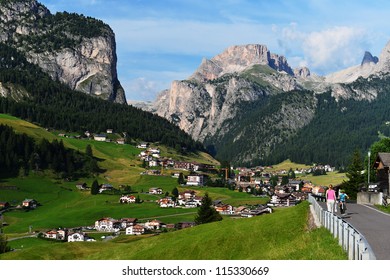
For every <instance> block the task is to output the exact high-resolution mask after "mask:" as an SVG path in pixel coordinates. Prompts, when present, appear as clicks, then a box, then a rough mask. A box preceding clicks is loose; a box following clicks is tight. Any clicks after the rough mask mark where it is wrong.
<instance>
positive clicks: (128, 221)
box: [120, 218, 138, 229]
mask: <svg viewBox="0 0 390 280" xmlns="http://www.w3.org/2000/svg"><path fill="white" fill-rule="evenodd" d="M137 221H138V219H137V218H122V219H120V223H121V228H123V229H126V228H128V227H130V226H134V225H136V223H137Z"/></svg>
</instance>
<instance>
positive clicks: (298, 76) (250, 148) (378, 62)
mask: <svg viewBox="0 0 390 280" xmlns="http://www.w3.org/2000/svg"><path fill="white" fill-rule="evenodd" d="M389 49H390V46H389V44H387V45H386V46H385V48H384V49H383V51H382V53H381V55H380V56H379V59H377V58H376V57H374V56H372V55H371V54H369V53H365V54H364V57H363V59H362V63H361V65H357V66H354V67H351V68H348V69H346V70H343V71H340V72H337V73H333V74H331V75H327V76H324V77H321V76H317V75H316V74H312V73H311V72H310V70H309V69H308V68H300V69H292V68H291V67H290V66H289V65H288V62H287V60H286V59H285V57H283V56H278V55H275V54H271V52H270V51H269V50H268V48H267V47H266V46H264V45H260V44H251V45H243V46H232V47H229V48H227V49H226V50H225V51H223V52H222V53H220V54H218V55H216V56H215V57H213V58H211V59H209V60H207V59H203V60H202V63H201V64H200V66H199V67H198V69H197V70H195V72H194V73H193V74H192V75H191V76H190V77H188V79H187V80H182V81H173V82H172V85H171V88H170V89H167V90H164V91H162V92H161V93H160V94H159V95H158V97H157V98H156V100H155V102H154V103H153V106H152V109H151V111H152V112H154V113H157V114H158V115H160V116H162V117H164V118H166V119H168V120H169V121H171V122H172V123H174V124H176V125H178V126H179V127H180V128H181V129H183V130H184V131H186V132H187V133H189V134H190V135H191V136H192V137H193V138H194V139H196V140H199V141H201V142H203V143H204V144H205V145H206V146H207V147H209V149H211V150H212V151H214V152H215V154H216V155H217V157H218V154H219V155H220V156H221V153H220V151H222V150H223V151H224V153H223V154H224V156H223V159H228V160H231V161H233V163H235V164H237V163H240V164H245V165H248V164H251V163H253V162H260V163H265V159H267V160H269V159H270V156H271V155H272V153H273V151H274V150H275V149H277V147H278V146H280V145H282V144H283V143H286V141H289V140H291V139H292V138H294V137H295V136H296V135H299V133H300V131H301V130H302V129H303V128H304V127H306V126H308V125H310V123H311V121H312V120H313V119H314V117H315V116H316V114H317V110H318V105H319V104H318V98H317V95H319V94H324V93H326V92H330V95H331V98H332V99H334V100H336V103H335V105H336V106H337V102H338V101H340V100H350V99H351V100H356V101H369V102H371V101H374V100H376V98H377V97H378V94H379V93H380V89H379V88H378V87H377V86H376V84H375V85H374V84H373V85H372V86H371V84H370V81H371V80H372V79H373V77H374V78H375V77H377V78H379V79H382V80H385V79H386V77H387V76H388V74H389V73H390V51H388V50H389ZM275 61H277V63H276V62H275ZM361 79H363V80H364V81H367V83H366V86H363V87H362V86H361V83H362V82H364V81H361ZM375 83H376V82H375ZM290 95H292V96H295V97H294V98H293V99H292V103H291V102H290V103H289V101H288V100H289V96H290ZM300 99H301V100H300ZM303 100H306V101H305V102H303ZM300 103H301V104H300ZM332 104H333V103H332ZM149 108H150V107H149ZM287 108H289V109H287ZM292 108H294V109H292ZM341 109H342V108H341ZM346 109H347V108H346ZM346 109H342V110H346ZM288 112H289V113H288ZM292 112H294V113H292ZM248 116H252V117H251V118H252V119H249V117H248ZM281 116H283V117H281ZM255 120H256V121H255ZM248 131H251V132H250V133H249V132H248ZM259 135H262V136H261V137H260V136H259ZM259 137H260V138H261V139H260V138H259ZM243 138H246V139H247V140H244V142H243V141H242V140H241V139H243ZM248 139H250V140H248ZM247 142H252V143H251V144H249V145H247V144H246V143H247ZM255 143H256V144H255ZM226 147H230V148H229V149H230V150H229V149H228V148H226ZM243 147H246V148H245V150H244V149H243ZM361 148H362V147H361ZM220 159H222V156H221V158H220ZM285 159H286V158H285ZM282 160H284V159H282ZM344 161H345V160H344Z"/></svg>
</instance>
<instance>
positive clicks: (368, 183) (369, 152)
mask: <svg viewBox="0 0 390 280" xmlns="http://www.w3.org/2000/svg"><path fill="white" fill-rule="evenodd" d="M370 158H371V151H370V150H369V151H368V164H367V171H368V179H367V188H368V187H369V186H370V162H371V160H370Z"/></svg>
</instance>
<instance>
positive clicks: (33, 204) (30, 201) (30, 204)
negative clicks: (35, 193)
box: [22, 198, 38, 209]
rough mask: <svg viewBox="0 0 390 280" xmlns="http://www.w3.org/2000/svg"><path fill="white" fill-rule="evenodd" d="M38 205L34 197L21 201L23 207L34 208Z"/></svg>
mask: <svg viewBox="0 0 390 280" xmlns="http://www.w3.org/2000/svg"><path fill="white" fill-rule="evenodd" d="M37 206H38V202H37V201H36V200H35V199H27V198H26V199H25V200H23V202H22V207H23V208H29V209H35V208H37Z"/></svg>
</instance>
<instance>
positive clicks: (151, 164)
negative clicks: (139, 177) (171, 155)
mask: <svg viewBox="0 0 390 280" xmlns="http://www.w3.org/2000/svg"><path fill="white" fill-rule="evenodd" d="M158 165H159V162H158V161H157V160H154V159H152V160H149V167H157V166H158Z"/></svg>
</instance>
